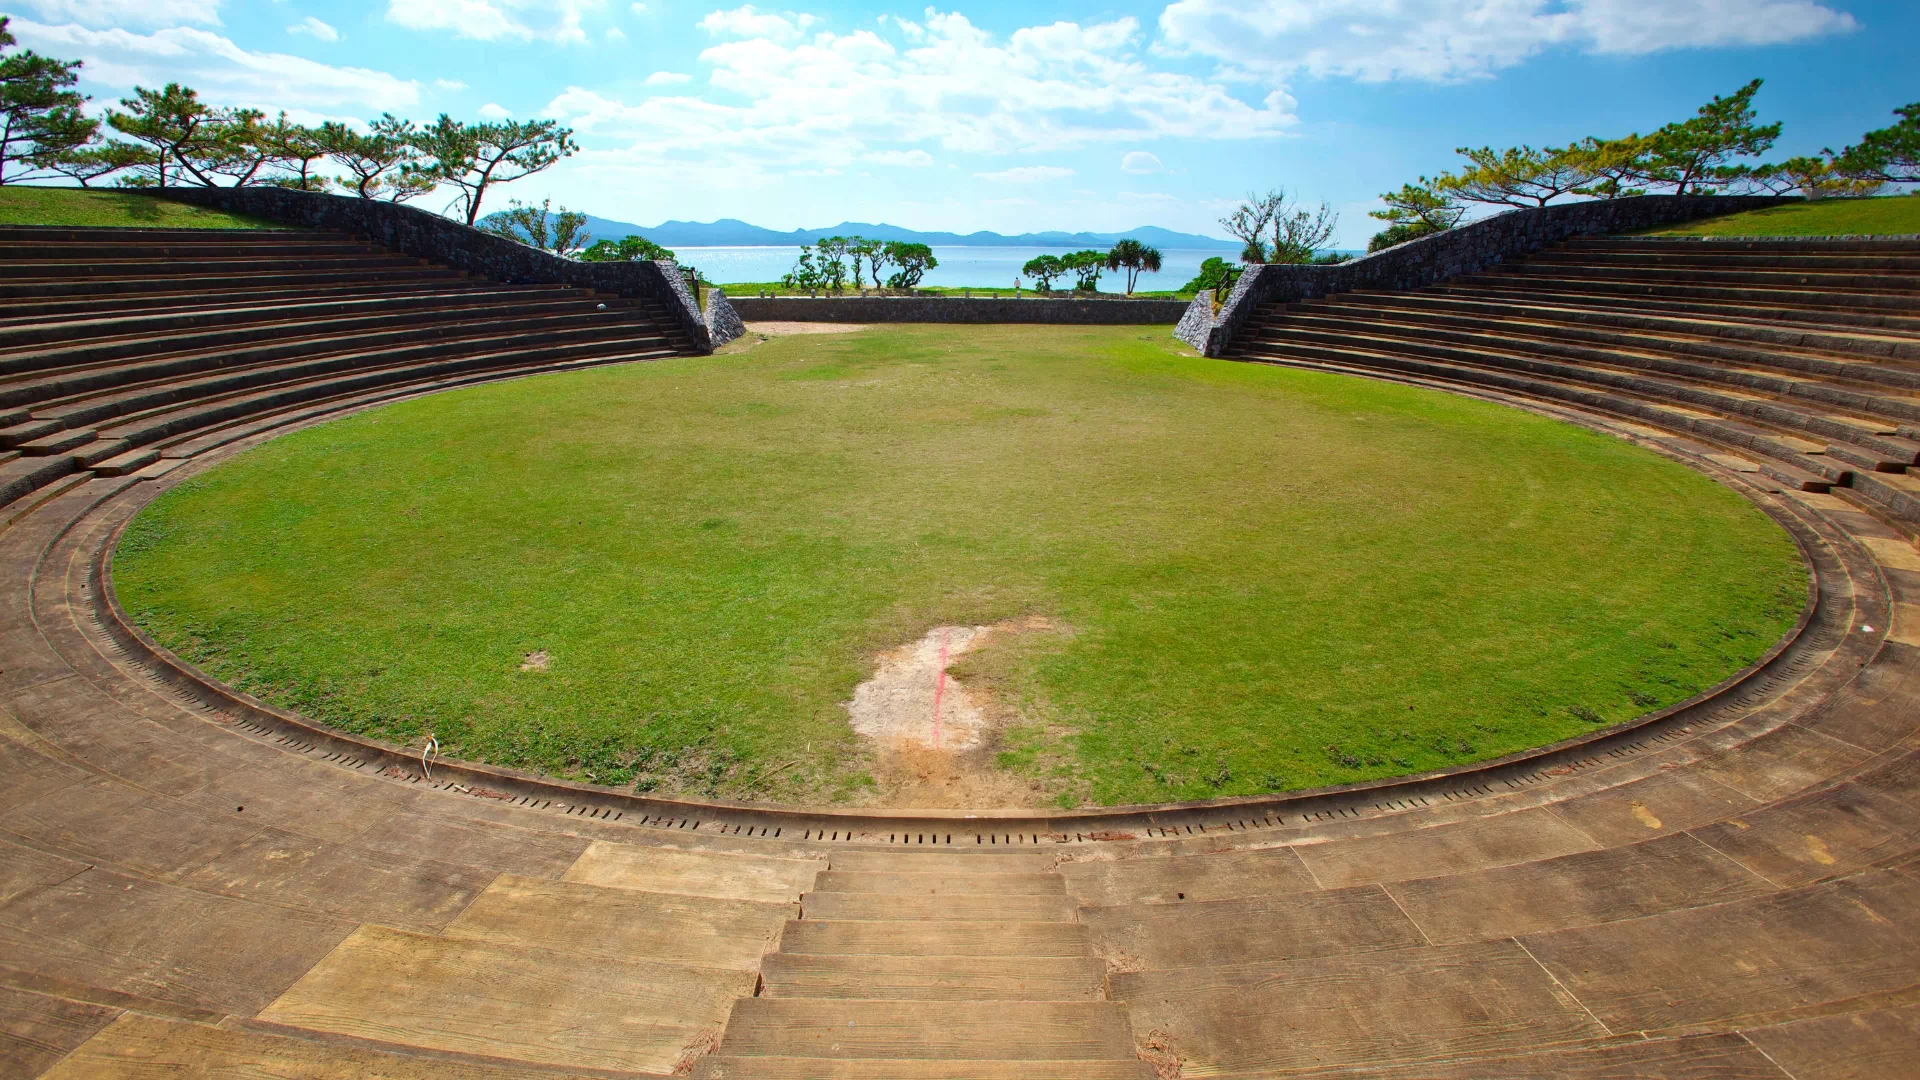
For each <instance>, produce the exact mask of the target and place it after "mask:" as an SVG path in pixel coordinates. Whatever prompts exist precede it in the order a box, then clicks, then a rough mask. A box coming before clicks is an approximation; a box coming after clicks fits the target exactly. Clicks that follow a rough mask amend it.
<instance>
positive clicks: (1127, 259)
mask: <svg viewBox="0 0 1920 1080" xmlns="http://www.w3.org/2000/svg"><path fill="white" fill-rule="evenodd" d="M1107 269H1109V270H1125V271H1126V272H1127V295H1128V296H1132V295H1133V286H1134V283H1136V282H1138V281H1139V280H1140V272H1141V271H1142V270H1145V271H1147V272H1149V273H1154V274H1157V273H1159V272H1160V249H1159V248H1150V247H1148V246H1147V245H1145V244H1143V243H1141V242H1140V241H1138V240H1122V241H1120V242H1119V243H1117V244H1115V245H1113V250H1112V251H1109V252H1107Z"/></svg>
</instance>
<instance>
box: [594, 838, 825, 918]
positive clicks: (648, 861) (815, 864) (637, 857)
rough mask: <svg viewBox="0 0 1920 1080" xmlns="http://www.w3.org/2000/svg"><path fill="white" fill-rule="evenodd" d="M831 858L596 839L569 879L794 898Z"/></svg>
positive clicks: (723, 895)
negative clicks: (735, 851) (655, 845)
mask: <svg viewBox="0 0 1920 1080" xmlns="http://www.w3.org/2000/svg"><path fill="white" fill-rule="evenodd" d="M825 866H826V863H825V862H824V861H823V860H819V859H781V858H772V857H768V856H761V855H738V854H729V853H724V852H717V851H689V850H681V849H677V848H659V847H641V846H639V845H637V844H612V843H607V842H605V841H595V842H594V843H593V844H592V845H591V846H590V847H588V848H587V850H586V851H584V852H582V853H581V855H580V858H579V859H578V860H576V861H575V862H574V864H573V865H572V866H571V867H568V868H567V872H566V874H565V875H563V880H566V881H571V882H576V883H579V884H582V885H599V886H602V887H605V888H614V889H642V890H646V891H648V892H667V893H677V894H681V895H685V896H711V897H717V898H721V899H733V900H762V901H773V902H777V903H792V902H796V901H798V900H799V899H800V894H801V893H803V892H806V891H807V890H808V889H810V888H812V887H813V882H814V877H815V876H816V875H817V874H819V873H820V871H821V870H822V869H824V868H825Z"/></svg>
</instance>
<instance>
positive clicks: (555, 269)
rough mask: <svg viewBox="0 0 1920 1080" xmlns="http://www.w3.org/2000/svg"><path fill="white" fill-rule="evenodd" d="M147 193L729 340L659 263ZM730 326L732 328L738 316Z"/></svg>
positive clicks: (364, 218) (363, 209) (312, 195)
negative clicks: (584, 295) (659, 306)
mask: <svg viewBox="0 0 1920 1080" xmlns="http://www.w3.org/2000/svg"><path fill="white" fill-rule="evenodd" d="M134 190H139V189H134ZM148 193H149V194H152V195H155V196H158V197H161V198H167V199H173V200H176V201H178V202H187V203H193V204H195V205H197V206H211V207H215V208H217V209H220V210H226V211H230V212H232V213H236V214H248V215H251V216H253V217H259V218H265V219H267V220H268V221H275V222H280V223H282V224H287V225H299V226H304V227H306V228H312V229H331V230H333V231H335V232H344V233H352V234H354V235H356V236H365V237H369V238H371V239H372V240H373V241H375V242H376V243H380V244H384V245H386V246H387V247H389V248H392V249H393V250H394V251H398V252H401V253H403V254H406V255H411V256H413V257H415V258H418V259H425V260H427V261H428V262H432V263H439V264H440V265H442V266H450V267H452V268H453V269H455V270H460V271H464V272H465V273H468V274H472V275H473V276H475V277H480V278H486V279H489V280H492V281H502V282H507V283H509V284H516V285H526V284H546V285H571V286H574V287H576V288H582V289H592V290H594V291H595V292H603V293H610V294H612V295H614V296H626V297H645V298H648V299H652V300H658V301H660V302H662V303H664V304H666V306H667V310H668V311H670V312H672V313H673V316H674V318H675V320H676V321H677V322H678V323H679V326H680V329H681V330H682V331H684V332H685V333H686V335H687V336H688V337H689V338H691V339H692V341H693V345H694V348H696V349H698V350H699V351H701V352H712V351H713V350H714V349H715V348H717V347H719V346H721V345H724V344H726V343H727V341H728V340H729V339H730V337H731V336H734V335H728V334H725V333H724V332H723V333H720V334H715V333H714V332H713V331H712V329H711V326H710V324H709V322H708V316H707V315H706V314H704V313H702V312H701V310H700V306H699V305H698V304H697V303H696V302H695V301H694V298H693V293H692V292H691V291H689V290H688V288H687V283H686V280H685V279H684V278H683V277H681V275H680V268H679V267H678V266H676V265H675V264H674V263H672V262H670V261H667V260H664V259H663V260H660V261H659V262H606V263H587V262H575V261H573V260H572V259H562V258H560V257H558V256H555V255H550V254H548V253H547V252H544V251H541V250H539V249H537V248H531V247H528V246H527V245H525V244H522V243H518V242H516V241H513V240H508V239H507V238H505V237H503V236H495V235H493V234H492V233H488V232H482V231H480V230H479V229H475V228H471V227H469V226H467V225H463V224H461V223H460V222H458V221H454V220H452V219H450V218H444V217H441V216H440V215H438V214H434V213H429V212H427V211H425V210H421V209H419V208H417V207H412V206H402V205H399V204H397V203H390V202H382V201H380V200H378V199H360V198H355V197H352V196H348V195H323V194H321V193H319V192H314V191H292V190H288V189H286V188H274V187H243V188H166V189H164V190H152V191H149V192H148ZM715 295H716V296H717V297H718V299H717V300H710V301H709V303H708V305H707V306H708V311H709V312H715V311H716V309H715V307H714V304H715V303H718V304H719V305H720V307H721V309H724V308H725V305H726V302H727V299H726V296H725V295H724V294H719V293H717V291H716V294H715ZM719 321H720V322H721V323H722V324H723V325H724V324H726V323H728V320H727V319H726V318H725V316H724V314H723V315H722V317H721V318H720V320H719ZM732 322H734V323H737V322H738V319H734V320H732Z"/></svg>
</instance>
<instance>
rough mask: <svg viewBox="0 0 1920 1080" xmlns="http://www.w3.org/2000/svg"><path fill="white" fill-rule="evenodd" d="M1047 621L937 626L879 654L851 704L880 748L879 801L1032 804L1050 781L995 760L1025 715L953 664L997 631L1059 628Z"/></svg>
mask: <svg viewBox="0 0 1920 1080" xmlns="http://www.w3.org/2000/svg"><path fill="white" fill-rule="evenodd" d="M1051 629H1054V626H1053V624H1052V623H1051V622H1049V621H1048V620H1046V619H1043V618H1028V619H1016V620H1010V621H1008V622H1002V623H995V624H992V625H990V626H937V627H934V628H933V629H932V630H930V631H928V632H927V634H926V636H925V637H922V638H921V639H920V640H918V641H914V642H910V643H908V644H906V645H902V646H900V647H898V648H896V649H892V650H889V651H888V652H886V653H883V654H881V656H880V657H879V659H878V662H877V663H876V665H875V669H874V674H873V677H872V678H870V679H868V680H867V681H866V682H863V683H861V684H860V685H859V686H857V687H855V688H854V692H853V700H852V701H850V702H848V703H847V717H848V721H849V722H850V723H851V724H852V726H853V730H854V731H856V732H858V733H859V734H860V735H862V736H864V737H865V738H866V739H867V740H868V741H869V745H871V746H872V748H873V751H874V758H875V770H874V774H875V775H874V779H875V781H876V783H877V791H876V793H875V794H876V796H877V799H878V802H879V804H880V805H884V806H895V807H920V808H931V807H961V806H965V807H981V806H1006V807H1014V806H1031V805H1033V804H1035V803H1036V802H1038V801H1040V800H1041V798H1042V797H1043V796H1044V794H1045V791H1044V790H1043V785H1041V784H1039V783H1037V782H1034V781H1032V780H1029V779H1027V778H1024V777H1021V776H1016V775H1014V774H1012V773H1009V772H1007V771H1005V770H1002V769H997V768H994V766H993V751H994V749H995V739H994V735H995V733H996V731H998V730H999V729H1000V728H1003V727H1005V726H1006V725H1007V724H1008V723H1010V722H1018V720H1019V719H1020V718H1019V717H1018V716H1017V715H1014V712H1013V710H1012V709H1011V708H1009V707H1008V706H1006V705H1004V704H1003V703H1001V702H997V701H995V700H994V699H993V697H992V695H990V694H988V693H986V692H985V691H984V690H983V689H982V688H980V687H977V686H969V685H966V684H964V683H962V682H961V681H960V680H958V679H955V678H954V677H953V676H952V675H951V674H949V672H948V670H947V669H948V668H949V667H950V666H952V665H953V664H954V662H956V661H957V660H959V659H960V657H962V656H964V655H966V654H967V653H970V652H973V651H975V650H977V649H979V648H981V647H982V646H984V645H986V644H987V643H988V642H990V641H991V640H993V639H994V638H995V637H1000V636H1005V635H1008V634H1016V633H1022V632H1030V631H1035V630H1051Z"/></svg>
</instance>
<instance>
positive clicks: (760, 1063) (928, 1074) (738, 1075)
mask: <svg viewBox="0 0 1920 1080" xmlns="http://www.w3.org/2000/svg"><path fill="white" fill-rule="evenodd" d="M690 1075H691V1076H692V1078H693V1080H1155V1076H1156V1074H1155V1073H1154V1071H1153V1066H1151V1065H1148V1064H1147V1063H1146V1062H1144V1061H926V1060H906V1059H901V1058H894V1059H890V1060H888V1059H879V1060H867V1061H862V1060H845V1059H839V1058H800V1057H735V1056H733V1055H730V1054H712V1055H709V1056H707V1057H703V1058H700V1059H699V1060H698V1061H697V1062H695V1063H694V1066H693V1071H692V1073H691V1074H690Z"/></svg>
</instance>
